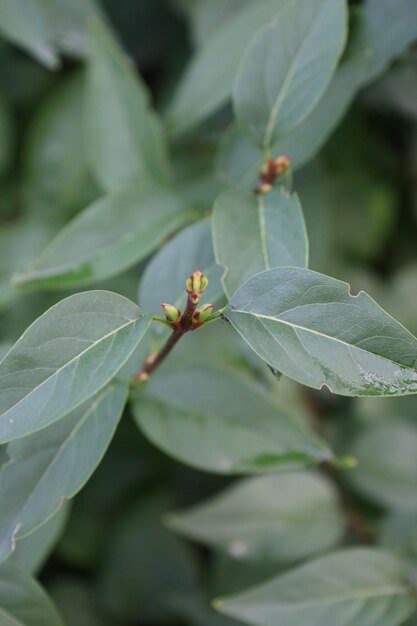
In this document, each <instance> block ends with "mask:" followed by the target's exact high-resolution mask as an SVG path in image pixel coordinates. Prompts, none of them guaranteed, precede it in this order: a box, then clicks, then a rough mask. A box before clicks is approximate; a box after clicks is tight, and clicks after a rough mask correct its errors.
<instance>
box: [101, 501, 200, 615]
mask: <svg viewBox="0 0 417 626" xmlns="http://www.w3.org/2000/svg"><path fill="white" fill-rule="evenodd" d="M167 506H169V503H168V499H167V498H166V497H165V496H161V495H159V494H158V495H157V496H156V497H155V496H153V497H152V498H149V497H148V498H147V499H146V498H143V499H142V501H141V502H139V503H137V504H136V505H135V506H134V507H133V508H131V510H130V511H128V512H127V514H125V515H124V516H123V517H122V518H121V520H120V521H119V524H118V525H117V526H116V528H114V527H113V528H112V543H111V545H110V546H109V549H108V556H107V559H106V561H105V563H104V567H103V568H102V571H101V572H100V576H99V581H98V585H97V590H98V594H99V596H100V598H101V603H102V605H103V608H104V614H105V615H106V616H109V617H110V623H111V624H123V623H126V622H127V623H135V622H136V621H137V616H138V615H139V614H140V616H141V620H143V623H145V624H155V623H161V622H162V623H168V621H169V616H170V613H171V611H170V608H169V599H170V597H172V596H173V597H175V596H177V595H181V594H184V593H189V594H193V593H195V592H196V587H197V585H196V582H197V581H196V578H197V577H196V573H197V572H196V564H195V562H194V559H193V554H192V552H191V550H190V548H189V546H187V545H186V544H185V543H183V542H182V541H181V540H179V539H178V538H177V537H175V536H174V535H173V534H172V533H170V532H169V531H168V530H167V529H166V528H164V527H163V525H162V523H161V515H162V513H163V512H164V510H166V507H167ZM156 555H163V557H162V558H163V563H162V562H161V561H160V559H159V558H155V556H156Z"/></svg>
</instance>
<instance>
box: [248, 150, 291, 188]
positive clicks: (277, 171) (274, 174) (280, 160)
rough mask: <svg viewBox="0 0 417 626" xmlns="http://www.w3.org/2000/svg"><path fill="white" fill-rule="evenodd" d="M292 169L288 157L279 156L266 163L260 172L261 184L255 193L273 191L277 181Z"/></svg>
mask: <svg viewBox="0 0 417 626" xmlns="http://www.w3.org/2000/svg"><path fill="white" fill-rule="evenodd" d="M289 167H290V160H289V158H288V157H286V156H279V157H277V158H276V159H270V160H269V161H267V162H266V163H264V164H263V165H262V167H261V169H260V171H259V183H258V185H257V187H256V189H255V193H267V192H268V191H271V189H272V185H273V184H274V182H275V180H276V179H277V178H278V177H279V176H281V175H282V174H284V172H286V171H287V170H288V168H289Z"/></svg>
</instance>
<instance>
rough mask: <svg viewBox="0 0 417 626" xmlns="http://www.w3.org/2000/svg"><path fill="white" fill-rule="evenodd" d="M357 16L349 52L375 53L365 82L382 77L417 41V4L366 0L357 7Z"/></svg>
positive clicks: (407, 1) (408, 0) (399, 0)
mask: <svg viewBox="0 0 417 626" xmlns="http://www.w3.org/2000/svg"><path fill="white" fill-rule="evenodd" d="M405 16H406V18H405ZM354 18H355V19H354V21H353V26H352V37H351V41H350V42H349V51H350V52H356V51H363V50H370V51H371V53H372V57H371V62H370V64H369V67H368V72H367V75H366V77H365V82H371V81H373V80H375V78H377V77H378V76H380V75H381V74H382V73H383V71H384V70H385V69H386V68H387V66H388V65H389V64H390V63H391V62H392V61H393V60H394V59H395V58H396V57H398V56H400V55H401V54H402V53H403V52H404V49H405V48H407V47H408V46H410V45H411V44H412V43H413V42H414V41H415V40H417V4H416V3H415V2H414V0H396V1H395V2H392V1H391V0H366V2H364V3H363V4H361V5H360V6H357V7H355V13H354Z"/></svg>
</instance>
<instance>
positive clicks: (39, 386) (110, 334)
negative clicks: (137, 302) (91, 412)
mask: <svg viewBox="0 0 417 626" xmlns="http://www.w3.org/2000/svg"><path fill="white" fill-rule="evenodd" d="M143 317H145V315H144V314H142V315H141V316H140V317H137V318H135V319H133V320H129V322H127V323H126V324H123V326H118V327H117V328H115V329H113V330H112V331H111V332H110V333H107V334H106V335H103V336H102V337H100V339H98V340H97V341H93V342H92V343H91V344H90V345H89V346H88V347H87V348H85V349H84V350H82V351H81V352H80V353H79V354H77V355H76V356H74V357H73V358H72V359H70V360H69V361H67V362H66V363H65V364H64V365H62V366H61V367H59V368H58V369H56V370H55V371H54V373H53V374H51V375H50V376H48V377H47V378H45V380H43V381H42V382H41V383H40V384H39V385H37V386H36V387H34V388H33V389H31V390H30V391H29V393H27V394H26V395H24V396H22V398H20V399H19V400H18V402H16V403H15V404H13V405H12V406H11V407H10V408H8V409H7V410H6V411H5V412H4V413H2V414H1V415H0V420H4V419H5V418H6V417H7V415H8V414H9V413H10V412H13V411H15V410H16V408H17V407H18V406H19V405H20V404H21V403H22V402H23V401H24V400H26V399H27V398H29V397H30V396H31V395H32V394H33V393H35V392H37V391H38V390H39V389H40V388H41V387H43V385H45V384H46V383H47V382H48V381H49V380H50V379H51V378H54V377H55V376H56V375H58V374H59V373H60V372H62V371H63V370H64V369H66V368H67V367H68V366H69V365H71V364H72V363H74V362H75V361H77V360H79V359H80V358H81V357H82V356H83V355H84V354H86V353H87V352H88V351H89V350H92V349H93V348H95V347H96V346H97V345H98V344H99V343H101V342H102V341H104V340H105V339H108V338H109V337H111V336H112V335H116V334H117V333H118V332H120V331H121V330H123V329H124V328H127V327H128V326H130V325H132V324H136V323H137V322H138V321H140V320H141V319H142V318H143ZM6 356H7V355H6ZM6 390H7V387H6V388H5V389H4V391H6ZM97 391H98V390H97ZM85 400H87V398H85ZM74 408H76V407H74ZM0 423H1V422H0Z"/></svg>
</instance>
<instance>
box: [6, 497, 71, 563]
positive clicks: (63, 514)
mask: <svg viewBox="0 0 417 626" xmlns="http://www.w3.org/2000/svg"><path fill="white" fill-rule="evenodd" d="M69 512H70V506H69V503H66V504H64V505H63V506H62V507H61V508H60V509H59V510H58V511H57V512H56V513H55V514H54V515H53V516H52V517H51V518H50V519H49V520H48V521H47V522H45V524H42V526H40V527H39V528H37V529H36V530H35V531H34V532H33V533H31V534H30V535H29V536H28V537H25V538H24V539H21V540H20V541H19V542H18V543H17V544H16V547H15V549H14V550H13V553H12V554H11V555H10V556H9V558H8V560H9V561H12V562H13V563H15V564H16V565H17V566H19V567H21V568H22V569H24V570H25V571H26V572H29V573H30V574H32V575H34V574H36V573H37V572H39V571H40V570H41V569H42V568H43V566H44V565H45V563H46V561H47V560H48V558H49V556H50V554H51V552H52V551H53V550H54V548H55V546H56V544H57V542H58V541H59V539H60V538H61V536H62V533H63V531H64V528H65V526H66V523H67V521H68V515H69Z"/></svg>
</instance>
